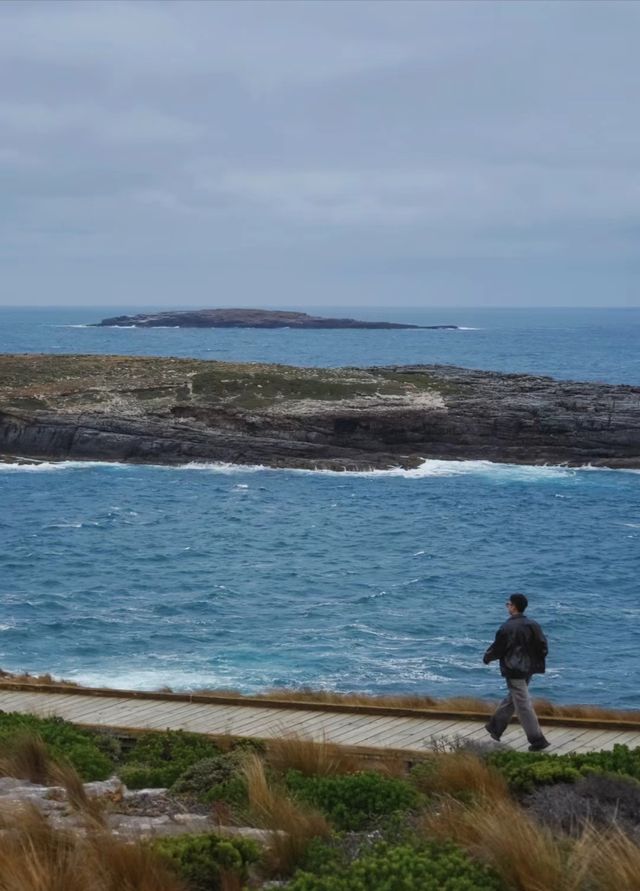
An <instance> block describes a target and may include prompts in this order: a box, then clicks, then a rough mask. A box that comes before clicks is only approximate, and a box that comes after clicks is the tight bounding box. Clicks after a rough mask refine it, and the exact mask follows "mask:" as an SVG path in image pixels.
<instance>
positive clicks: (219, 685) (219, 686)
mask: <svg viewBox="0 0 640 891" xmlns="http://www.w3.org/2000/svg"><path fill="white" fill-rule="evenodd" d="M63 674H64V677H65V678H67V679H68V680H74V681H76V682H77V683H79V684H83V685H85V686H87V687H112V688H114V689H116V690H160V689H161V688H162V687H166V686H167V685H169V686H170V687H171V688H172V689H173V690H175V691H176V692H179V691H192V690H193V691H195V690H198V689H200V690H204V689H209V690H223V689H230V688H231V687H233V688H234V689H240V687H241V684H240V683H239V678H238V677H236V676H235V675H234V676H231V675H229V676H226V675H224V674H214V673H207V672H206V671H205V672H203V671H197V670H194V671H184V670H182V669H175V668H171V667H167V669H166V670H163V669H147V668H135V667H132V668H131V670H130V671H109V670H108V669H107V670H105V671H77V672H75V671H72V672H69V671H65V672H63Z"/></svg>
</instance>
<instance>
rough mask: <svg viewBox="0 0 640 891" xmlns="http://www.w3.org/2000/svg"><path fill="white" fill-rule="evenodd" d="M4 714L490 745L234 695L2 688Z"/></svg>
mask: <svg viewBox="0 0 640 891" xmlns="http://www.w3.org/2000/svg"><path fill="white" fill-rule="evenodd" d="M0 709H1V710H3V711H5V712H21V713H25V714H34V715H38V716H40V717H50V716H53V715H56V716H59V717H61V718H65V719H66V720H67V721H72V722H73V723H75V724H81V725H86V726H92V727H110V728H116V729H119V730H121V731H139V730H167V729H171V730H188V731H191V732H194V733H203V734H210V735H213V736H224V735H229V736H234V737H256V738H261V739H273V738H276V737H288V736H289V737H290V736H297V737H303V738H306V739H311V740H315V741H318V742H320V741H324V740H326V741H327V742H332V743H336V744H338V745H341V746H348V747H350V748H357V749H366V750H368V751H370V752H372V753H380V754H381V753H382V752H383V751H385V750H387V751H389V750H393V751H395V752H399V753H402V752H407V753H413V754H416V753H419V752H422V753H424V752H425V751H427V750H428V749H430V748H431V747H432V745H433V744H434V742H436V741H437V742H439V743H441V744H446V743H451V742H453V741H455V740H473V741H478V742H490V739H489V736H488V734H487V732H486V731H485V729H484V723H485V721H486V720H487V718H486V715H473V714H465V713H453V712H444V711H436V710H415V709H398V708H383V707H377V706H349V705H345V704H335V705H334V704H330V705H328V704H317V703H306V702H305V703H302V702H293V703H292V702H278V701H277V700H262V699H244V698H241V697H234V696H222V695H221V696H216V695H213V694H212V695H204V694H202V695H193V696H189V695H188V694H173V693H139V692H132V691H124V690H119V691H118V690H95V689H85V688H73V687H68V688H65V687H63V686H60V685H37V686H33V685H28V684H12V683H9V682H7V683H2V684H0ZM541 723H542V724H543V727H544V732H545V734H546V736H547V738H548V739H549V741H550V742H551V743H552V746H551V748H549V749H547V752H549V753H558V754H560V753H567V752H591V751H599V750H601V749H611V748H612V747H613V746H614V744H616V743H625V744H627V745H628V746H630V747H635V746H640V716H639V718H638V721H637V722H635V721H634V722H626V721H593V720H589V719H578V718H575V719H570V720H567V719H560V718H547V719H542V720H541ZM502 741H503V742H504V743H505V744H506V745H508V746H510V747H511V748H513V749H516V750H518V751H526V749H527V741H526V738H525V736H524V734H523V732H522V729H521V728H520V727H519V725H517V724H512V725H511V726H510V727H509V729H508V731H507V732H506V733H505V735H504V736H503V739H502Z"/></svg>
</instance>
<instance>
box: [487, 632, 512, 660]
mask: <svg viewBox="0 0 640 891" xmlns="http://www.w3.org/2000/svg"><path fill="white" fill-rule="evenodd" d="M505 645H506V634H505V633H504V631H503V629H502V628H498V630H497V631H496V637H495V640H494V641H493V643H492V644H491V646H490V647H489V648H488V649H487V651H486V653H485V654H484V656H483V657H482V661H483V662H484V664H485V665H488V664H489V663H490V662H494V661H495V660H496V659H501V658H502V657H503V656H504V652H505Z"/></svg>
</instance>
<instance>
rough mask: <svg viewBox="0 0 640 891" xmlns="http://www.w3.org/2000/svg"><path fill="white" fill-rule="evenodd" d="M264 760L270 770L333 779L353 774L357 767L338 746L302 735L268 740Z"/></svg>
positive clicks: (355, 760)
mask: <svg viewBox="0 0 640 891" xmlns="http://www.w3.org/2000/svg"><path fill="white" fill-rule="evenodd" d="M267 759H268V762H269V764H270V765H271V767H273V768H274V770H278V771H280V772H282V773H284V772H285V771H287V770H299V771H300V773H302V774H304V775H305V776H335V775H336V774H345V773H354V772H355V771H357V770H358V768H359V764H358V761H357V759H356V758H355V757H353V756H352V755H350V754H349V753H348V752H346V751H345V750H344V748H342V747H341V746H337V745H335V744H334V743H330V742H327V740H326V739H325V740H323V741H322V742H313V740H310V739H306V738H305V737H303V736H297V735H291V736H283V737H280V738H279V739H273V740H270V741H269V744H268V750H267Z"/></svg>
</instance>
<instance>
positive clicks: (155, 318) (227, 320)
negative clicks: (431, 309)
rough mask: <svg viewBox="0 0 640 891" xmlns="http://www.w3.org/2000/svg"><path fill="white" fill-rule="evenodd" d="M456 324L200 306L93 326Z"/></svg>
mask: <svg viewBox="0 0 640 891" xmlns="http://www.w3.org/2000/svg"><path fill="white" fill-rule="evenodd" d="M129 326H133V327H135V328H320V329H322V328H324V329H335V328H378V329H379V328H383V329H386V328H429V329H432V330H433V329H438V328H454V329H455V328H457V327H458V326H457V325H405V324H401V323H399V322H361V321H359V320H358V319H331V318H325V317H324V316H310V315H308V313H306V312H283V311H281V310H268V309H198V310H186V311H177V310H176V311H172V312H156V313H141V314H139V315H136V316H114V317H113V318H110V319H103V320H102V321H101V322H98V324H97V325H95V326H94V327H96V328H112V327H129Z"/></svg>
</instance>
